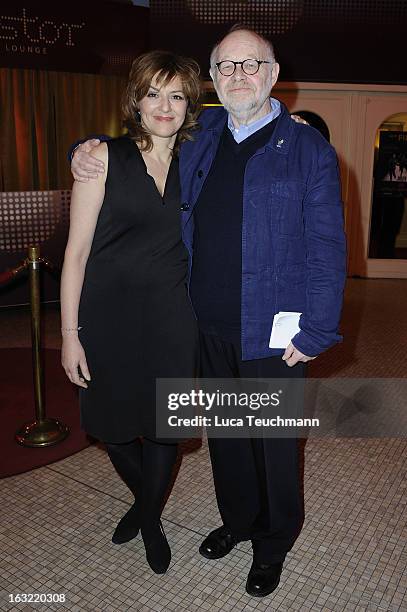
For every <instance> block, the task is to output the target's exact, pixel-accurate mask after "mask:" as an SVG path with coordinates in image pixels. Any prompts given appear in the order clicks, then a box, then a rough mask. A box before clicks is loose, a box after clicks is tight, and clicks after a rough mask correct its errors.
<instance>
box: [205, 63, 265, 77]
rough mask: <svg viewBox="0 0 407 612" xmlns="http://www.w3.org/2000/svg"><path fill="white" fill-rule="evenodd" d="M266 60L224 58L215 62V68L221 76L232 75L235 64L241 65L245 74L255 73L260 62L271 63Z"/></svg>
mask: <svg viewBox="0 0 407 612" xmlns="http://www.w3.org/2000/svg"><path fill="white" fill-rule="evenodd" d="M271 63H272V62H267V61H266V60H255V59H245V60H243V62H234V61H233V60H224V61H223V62H218V63H217V64H215V66H216V67H217V69H218V70H219V72H220V73H221V74H223V76H232V74H233V73H234V72H235V70H236V66H241V67H242V70H243V72H244V73H245V74H250V75H252V74H256V72H258V71H259V68H260V66H261V64H271Z"/></svg>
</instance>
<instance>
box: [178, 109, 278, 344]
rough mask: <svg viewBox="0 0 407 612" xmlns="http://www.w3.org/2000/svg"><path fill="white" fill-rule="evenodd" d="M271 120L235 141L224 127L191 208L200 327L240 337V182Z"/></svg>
mask: <svg viewBox="0 0 407 612" xmlns="http://www.w3.org/2000/svg"><path fill="white" fill-rule="evenodd" d="M275 125H276V120H273V121H271V122H270V123H268V124H267V125H265V126H264V127H263V128H261V129H260V130H258V131H257V132H255V133H254V134H252V135H251V136H249V137H248V138H246V139H245V140H243V142H241V143H240V144H238V143H237V142H236V141H235V140H234V138H233V135H232V134H231V132H230V130H229V128H228V126H227V125H226V126H225V129H224V130H223V133H222V137H221V140H220V143H219V147H218V150H217V153H216V157H215V159H214V162H213V164H212V167H211V169H210V172H209V174H208V177H207V179H206V181H205V184H204V186H203V187H202V191H201V193H200V195H199V198H198V201H197V203H196V205H195V209H194V219H195V233H194V259H193V266H192V276H191V286H190V292H191V299H192V303H193V305H194V308H195V312H196V314H197V317H198V323H199V327H200V329H201V330H202V331H204V332H206V333H214V334H216V335H218V336H219V337H221V338H223V339H224V340H230V341H236V340H239V339H240V327H241V323H240V308H241V287H242V214H243V183H244V173H245V168H246V163H247V161H248V160H249V159H250V158H251V157H252V156H253V155H254V154H255V153H256V151H257V150H258V149H260V148H261V147H264V145H265V144H266V143H267V142H268V141H269V140H270V138H271V135H272V133H273V130H274V128H275Z"/></svg>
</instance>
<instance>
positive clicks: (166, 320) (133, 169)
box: [61, 51, 200, 573]
mask: <svg viewBox="0 0 407 612" xmlns="http://www.w3.org/2000/svg"><path fill="white" fill-rule="evenodd" d="M199 94H200V82H199V67H198V64H196V62H195V61H194V60H191V59H187V58H182V57H179V56H176V55H174V54H172V53H168V52H161V51H153V52H150V53H146V54H144V55H142V56H140V57H139V58H137V59H136V60H135V61H134V63H133V66H132V69H131V72H130V77H129V82H128V84H127V88H126V91H125V94H124V97H123V103H122V114H123V119H124V125H125V126H126V127H127V129H128V134H127V135H126V136H124V137H120V138H116V139H114V140H110V141H109V142H107V143H102V144H100V145H99V146H98V147H97V148H96V149H95V150H94V151H93V154H94V155H96V157H97V158H98V159H99V160H100V161H102V162H104V164H105V166H106V171H105V174H104V175H102V176H100V177H99V178H98V179H97V180H95V181H89V182H88V183H83V182H81V183H79V182H75V183H74V186H73V189H72V199H71V224H70V231H69V238H68V244H67V247H66V252H65V261H64V268H63V273H62V286H61V315H62V336H63V345H62V364H63V366H64V368H65V371H66V373H67V375H68V377H69V379H70V380H71V381H72V382H73V383H75V384H77V385H79V387H81V390H80V395H81V397H80V399H81V419H82V426H83V427H84V429H85V430H86V432H87V433H89V434H90V435H92V436H94V437H96V438H98V439H99V440H102V441H103V442H104V443H105V444H106V448H107V451H108V454H109V457H110V459H111V461H112V463H113V465H114V467H115V468H116V470H117V471H118V473H119V474H120V476H121V477H122V478H123V480H124V481H125V483H126V484H127V486H128V487H129V489H130V490H131V491H132V493H133V494H134V496H135V503H134V504H133V506H132V507H131V508H130V510H129V511H128V512H127V513H126V514H125V515H124V517H123V518H122V519H121V520H120V522H119V524H118V525H117V527H116V530H115V532H114V534H113V538H112V541H113V542H114V543H116V544H122V543H124V542H127V541H129V540H131V539H132V538H134V537H135V536H136V535H137V534H138V531H139V530H140V529H141V535H142V538H143V541H144V545H145V549H146V557H147V561H148V563H149V565H150V567H151V568H152V569H153V571H154V572H156V573H164V572H165V571H166V570H167V568H168V566H169V563H170V560H171V551H170V548H169V545H168V543H167V540H166V537H165V534H164V531H163V528H162V525H161V522H160V516H161V511H162V505H163V502H164V496H165V493H166V490H167V488H168V485H169V483H170V479H171V473H172V468H173V466H174V463H175V460H176V456H177V444H176V441H175V440H170V441H168V440H167V441H165V440H159V439H157V437H156V422H155V421H156V419H155V381H156V378H160V377H165V378H170V377H177V378H184V377H185V378H191V377H193V376H194V375H195V373H196V354H197V331H196V324H195V317H194V314H193V312H192V309H191V305H190V302H189V298H188V295H187V291H186V274H187V252H186V249H185V247H184V245H183V243H182V241H181V227H180V193H179V189H180V187H179V177H178V167H177V156H176V152H177V148H178V146H179V145H180V144H181V142H182V141H184V140H186V139H188V138H191V136H190V132H191V130H193V129H194V128H195V127H196V125H197V123H196V118H197V116H198V113H199V104H198V99H199ZM141 437H142V439H143V440H142V441H141V440H140V438H141Z"/></svg>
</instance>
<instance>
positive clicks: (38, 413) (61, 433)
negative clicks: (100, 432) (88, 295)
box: [16, 247, 69, 447]
mask: <svg viewBox="0 0 407 612" xmlns="http://www.w3.org/2000/svg"><path fill="white" fill-rule="evenodd" d="M40 266H41V259H40V249H39V247H29V249H28V267H29V273H30V303H31V339H32V358H33V375H34V399H35V421H33V422H32V423H27V424H26V425H23V426H22V427H21V429H19V430H18V432H17V433H16V440H17V442H18V443H19V444H21V445H23V446H32V447H41V446H52V445H53V444H57V443H58V442H61V440H64V439H65V438H66V436H67V435H68V433H69V429H68V427H67V426H66V425H64V424H63V423H60V422H59V421H57V420H56V419H50V418H46V416H45V407H44V395H43V373H42V362H41V354H40V347H41V327H40V324H41V317H40V308H41V306H40Z"/></svg>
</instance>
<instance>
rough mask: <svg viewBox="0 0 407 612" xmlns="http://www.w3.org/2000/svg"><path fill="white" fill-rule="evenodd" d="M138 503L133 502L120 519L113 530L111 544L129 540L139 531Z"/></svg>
mask: <svg viewBox="0 0 407 612" xmlns="http://www.w3.org/2000/svg"><path fill="white" fill-rule="evenodd" d="M139 514H140V512H139V504H133V505H132V507H131V508H130V510H128V511H127V512H126V514H125V515H124V516H123V517H122V518H121V519H120V521H119V522H118V524H117V527H116V529H115V530H114V533H113V537H112V542H113V544H124V543H125V542H130V540H132V539H133V538H135V537H136V536H137V535H138V532H139V531H140V517H139Z"/></svg>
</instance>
